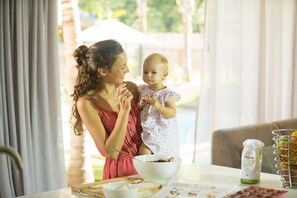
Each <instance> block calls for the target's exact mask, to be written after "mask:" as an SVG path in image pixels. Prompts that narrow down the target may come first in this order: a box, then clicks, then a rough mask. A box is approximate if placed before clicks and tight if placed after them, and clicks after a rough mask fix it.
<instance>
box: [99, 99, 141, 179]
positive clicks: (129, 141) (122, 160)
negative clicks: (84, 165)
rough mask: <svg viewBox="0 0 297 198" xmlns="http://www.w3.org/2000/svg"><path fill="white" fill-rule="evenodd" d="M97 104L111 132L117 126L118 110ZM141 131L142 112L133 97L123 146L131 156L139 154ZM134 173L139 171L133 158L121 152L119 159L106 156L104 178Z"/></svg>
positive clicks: (108, 130) (107, 129) (104, 123)
mask: <svg viewBox="0 0 297 198" xmlns="http://www.w3.org/2000/svg"><path fill="white" fill-rule="evenodd" d="M96 106H97V108H98V114H99V116H100V118H101V120H102V123H103V125H104V127H105V130H106V132H107V133H108V134H110V133H111V132H112V130H113V128H114V126H115V123H116V120H117V117H118V112H112V111H107V110H106V109H104V108H102V107H100V106H99V105H96ZM141 132H142V128H141V122H140V113H139V110H138V108H137V106H136V103H135V100H133V99H132V100H131V111H130V114H129V118H128V126H127V131H126V136H125V140H124V144H123V147H122V151H123V152H126V153H128V154H130V155H131V156H136V155H139V152H138V149H139V146H140V144H141V142H142V141H141V135H140V133H141ZM98 150H99V152H100V153H101V155H103V153H102V152H101V151H100V149H99V148H98ZM103 156H104V155H103ZM104 157H105V156H104ZM134 174H137V172H136V170H135V168H134V166H133V160H132V158H130V157H128V156H126V155H124V154H119V156H118V159H117V160H112V159H110V158H106V160H105V164H104V169H103V180H105V179H111V178H116V177H122V176H129V175H134Z"/></svg>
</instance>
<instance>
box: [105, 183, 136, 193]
mask: <svg viewBox="0 0 297 198" xmlns="http://www.w3.org/2000/svg"><path fill="white" fill-rule="evenodd" d="M124 185H127V186H128V189H119V188H120V187H121V186H124ZM102 188H103V189H105V190H109V191H115V192H118V191H120V192H125V191H137V186H135V185H131V184H129V183H125V182H111V183H106V184H103V185H102Z"/></svg>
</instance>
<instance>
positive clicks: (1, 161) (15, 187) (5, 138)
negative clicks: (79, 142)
mask: <svg viewBox="0 0 297 198" xmlns="http://www.w3.org/2000/svg"><path fill="white" fill-rule="evenodd" d="M57 3H58V2H57V0H22V1H20V0H1V1H0V29H1V31H0V125H1V130H0V145H6V146H11V147H13V148H14V149H16V150H17V151H18V152H19V153H20V155H21V157H22V162H23V166H24V168H23V170H21V171H18V170H17V169H16V168H15V167H14V166H12V163H11V160H10V159H9V158H8V157H7V156H5V155H3V154H0V197H15V196H20V195H23V194H31V193H36V192H41V191H47V190H52V189H57V188H60V187H65V186H66V179H65V177H66V174H65V168H64V166H65V164H64V156H63V155H64V153H63V141H62V127H61V113H60V91H59V90H60V85H59V71H58V67H59V65H58V46H57V44H58V43H57V41H58V39H57V26H58V24H57V23H58V4H57Z"/></svg>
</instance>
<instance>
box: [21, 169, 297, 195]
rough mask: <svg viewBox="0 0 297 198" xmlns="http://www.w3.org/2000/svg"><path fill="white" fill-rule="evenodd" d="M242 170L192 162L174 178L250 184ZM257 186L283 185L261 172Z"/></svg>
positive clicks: (296, 192)
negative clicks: (242, 174)
mask: <svg viewBox="0 0 297 198" xmlns="http://www.w3.org/2000/svg"><path fill="white" fill-rule="evenodd" d="M240 176H241V170H240V169H235V168H228V167H223V166H214V165H208V164H190V165H183V166H182V167H181V168H180V170H179V173H178V174H177V175H176V176H175V177H174V178H173V180H178V181H182V182H199V183H204V182H205V183H207V184H218V183H221V184H226V183H230V184H238V185H241V186H248V185H242V184H240ZM257 186H262V187H268V188H279V189H282V187H281V182H280V176H279V175H274V174H267V173H261V179H260V183H258V184H257ZM288 191H289V192H288V193H286V194H285V196H284V197H290V198H293V197H294V198H296V197H297V189H288ZM37 197H38V198H69V197H71V198H77V197H86V196H83V195H78V194H76V193H73V192H71V188H64V189H59V190H55V191H48V192H43V193H39V194H33V195H27V196H22V198H37Z"/></svg>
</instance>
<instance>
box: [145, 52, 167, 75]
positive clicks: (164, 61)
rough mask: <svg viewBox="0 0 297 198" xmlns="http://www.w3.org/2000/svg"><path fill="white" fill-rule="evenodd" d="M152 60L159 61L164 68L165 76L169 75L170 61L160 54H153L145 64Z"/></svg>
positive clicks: (147, 58)
mask: <svg viewBox="0 0 297 198" xmlns="http://www.w3.org/2000/svg"><path fill="white" fill-rule="evenodd" d="M152 60H158V61H159V62H160V63H161V64H162V65H163V66H164V75H165V76H167V75H168V60H167V58H166V57H165V56H164V55H162V54H159V53H153V54H150V55H148V56H147V57H146V59H145V60H144V62H145V63H149V62H150V61H152Z"/></svg>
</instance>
